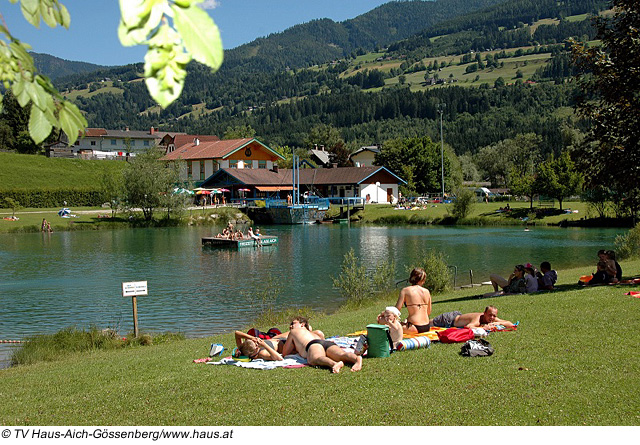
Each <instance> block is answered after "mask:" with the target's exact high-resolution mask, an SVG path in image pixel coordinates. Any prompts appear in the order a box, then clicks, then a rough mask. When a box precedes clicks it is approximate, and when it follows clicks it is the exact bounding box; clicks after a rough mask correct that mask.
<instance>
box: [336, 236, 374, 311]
mask: <svg viewBox="0 0 640 445" xmlns="http://www.w3.org/2000/svg"><path fill="white" fill-rule="evenodd" d="M332 280H333V285H334V286H335V287H337V288H338V289H340V294H342V296H343V297H344V298H345V299H346V300H347V302H349V303H350V304H353V305H356V306H359V305H360V304H362V303H363V302H364V301H365V300H366V299H367V298H368V297H369V295H371V292H372V287H371V282H370V281H369V280H368V279H367V268H366V267H364V266H362V265H360V264H359V261H358V258H356V254H355V252H354V250H353V249H350V250H349V252H347V253H346V254H345V255H344V260H343V262H342V267H341V268H340V275H338V277H337V278H332Z"/></svg>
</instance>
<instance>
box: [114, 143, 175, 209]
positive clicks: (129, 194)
mask: <svg viewBox="0 0 640 445" xmlns="http://www.w3.org/2000/svg"><path fill="white" fill-rule="evenodd" d="M162 156H163V152H162V151H161V150H158V149H156V148H152V149H149V150H147V151H146V152H143V153H140V154H138V155H136V156H135V157H134V158H133V159H132V160H131V161H130V162H129V165H128V166H127V168H126V169H125V170H124V171H123V172H122V174H123V177H124V188H125V196H126V203H127V205H128V206H129V207H130V208H139V209H142V213H143V214H144V218H145V219H146V220H147V221H150V220H151V219H152V218H153V214H154V212H155V211H156V210H157V209H158V208H162V207H165V208H166V207H167V206H171V205H178V204H179V203H178V202H174V201H172V200H169V199H167V198H166V196H168V195H171V194H172V193H173V189H174V187H175V186H176V185H177V184H178V183H179V180H180V174H179V172H180V166H179V165H178V164H177V163H171V164H166V163H164V162H160V160H159V159H160V158H161V157H162ZM169 210H171V209H169Z"/></svg>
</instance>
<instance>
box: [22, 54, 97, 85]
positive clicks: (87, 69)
mask: <svg viewBox="0 0 640 445" xmlns="http://www.w3.org/2000/svg"><path fill="white" fill-rule="evenodd" d="M30 54H31V57H33V62H34V64H35V66H36V68H37V69H38V71H39V72H40V73H42V74H44V75H45V76H47V77H48V78H49V79H51V80H53V79H57V78H59V77H64V76H70V75H72V74H82V73H91V72H94V71H97V70H100V69H105V68H107V67H106V66H102V65H95V64H93V63H86V62H72V61H69V60H64V59H60V58H58V57H54V56H50V55H49V54H40V53H34V52H32V53H30Z"/></svg>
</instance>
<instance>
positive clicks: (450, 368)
mask: <svg viewBox="0 0 640 445" xmlns="http://www.w3.org/2000/svg"><path fill="white" fill-rule="evenodd" d="M622 266H623V268H624V270H625V272H626V273H628V274H633V272H634V271H637V270H638V268H639V267H640V261H635V262H626V263H623V264H622ZM591 269H592V267H591V266H589V267H585V268H580V269H573V270H566V271H560V283H561V284H562V286H560V287H559V289H558V290H556V291H554V292H549V293H540V294H533V295H509V296H502V297H494V298H486V299H477V298H475V297H473V294H475V293H477V292H479V290H478V289H477V288H476V289H473V290H465V291H457V292H448V293H446V294H443V295H437V296H435V298H434V304H433V315H437V314H439V313H442V312H446V311H451V310H460V311H463V312H468V311H479V310H482V309H483V308H484V307H485V306H486V305H487V304H494V305H496V306H497V307H498V308H499V316H500V317H502V318H505V319H510V320H512V321H516V320H519V321H520V328H519V329H518V331H517V332H502V333H495V334H491V336H490V337H489V341H490V342H491V344H492V345H493V346H494V347H495V349H496V353H495V354H494V355H493V356H491V357H485V358H463V357H461V356H460V355H459V354H458V352H459V351H460V345H444V344H433V345H432V346H431V348H430V349H421V350H417V351H406V352H401V353H395V354H392V356H391V357H390V358H386V359H367V360H365V362H364V368H363V370H362V371H361V372H358V373H351V372H349V371H348V369H346V368H345V369H344V370H343V371H342V373H341V374H339V375H331V374H330V373H329V372H328V371H326V370H320V369H314V368H303V369H276V370H273V371H255V370H244V369H240V368H236V367H232V366H213V365H204V364H194V363H192V360H193V359H195V358H199V357H204V356H206V354H207V352H208V350H209V344H210V343H211V342H214V341H215V342H222V343H223V344H224V345H225V346H226V347H227V348H231V347H232V346H233V338H232V336H231V335H222V336H216V337H210V338H198V339H188V340H184V341H177V342H169V343H166V344H161V345H157V346H151V347H138V348H130V349H124V350H119V351H95V352H90V353H81V354H80V353H79V354H74V355H71V356H69V357H67V358H64V359H62V360H60V361H58V362H51V363H40V364H37V365H27V366H21V367H18V368H12V369H8V370H4V371H0V377H1V378H0V397H1V398H2V400H3V403H2V405H1V406H0V422H1V423H3V424H15V425H48V424H51V425H95V424H100V425H118V424H122V425H161V424H166V425H216V424H217V425H264V424H265V423H268V424H269V425H272V424H274V425H638V424H640V414H638V413H640V389H639V387H638V385H637V381H638V378H639V377H640V360H639V359H640V352H638V348H637V344H638V341H639V340H640V334H639V333H638V330H637V319H638V315H639V314H640V306H639V305H640V299H636V298H633V297H631V296H626V295H624V293H625V292H627V291H629V290H636V289H637V287H632V286H626V287H625V286H606V287H594V288H578V287H577V286H574V285H573V284H572V283H575V282H576V281H577V279H578V277H579V276H581V275H583V274H584V273H585V272H588V271H590V270H591ZM486 289H487V288H486V287H484V288H482V290H485V291H486ZM482 290H480V291H482ZM396 295H397V294H396V293H395V292H394V293H393V294H392V295H388V296H387V297H386V298H385V299H384V300H383V301H379V302H374V303H372V304H371V305H368V306H367V307H365V308H363V309H360V310H356V311H342V312H338V313H337V314H333V315H330V316H324V317H322V318H316V319H313V320H312V323H313V326H314V328H316V329H322V330H323V331H324V332H325V333H326V334H327V335H328V336H329V335H343V334H346V333H349V332H353V331H355V330H359V329H364V327H365V326H366V325H367V324H368V323H371V322H373V321H375V316H376V314H377V313H378V312H379V310H380V309H381V307H382V306H383V305H387V304H389V303H391V302H393V301H395V298H396ZM403 315H405V316H406V309H405V310H403ZM280 327H281V328H284V326H280ZM264 328H266V326H265V327H264ZM256 406H259V407H260V408H262V409H256ZM268 413H276V414H277V415H274V416H268ZM267 416H268V419H269V421H268V422H266V418H267Z"/></svg>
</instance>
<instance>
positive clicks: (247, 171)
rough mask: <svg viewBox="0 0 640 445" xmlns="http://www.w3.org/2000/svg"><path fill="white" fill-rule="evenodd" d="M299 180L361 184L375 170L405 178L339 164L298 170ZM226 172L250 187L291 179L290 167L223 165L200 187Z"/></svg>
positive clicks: (382, 170) (283, 183)
mask: <svg viewBox="0 0 640 445" xmlns="http://www.w3.org/2000/svg"><path fill="white" fill-rule="evenodd" d="M299 173H300V183H301V184H309V185H311V184H313V185H334V184H362V183H365V182H366V181H367V179H369V178H371V177H372V176H374V175H376V174H377V173H384V174H389V175H391V176H393V177H394V178H396V180H397V181H398V182H401V183H403V184H406V181H404V180H403V179H401V178H400V177H398V176H396V175H395V174H393V173H392V172H391V171H389V170H388V169H387V168H385V167H340V168H315V169H301V170H299ZM224 175H228V176H230V177H231V178H233V179H234V180H235V181H237V182H238V183H240V184H245V185H253V186H281V185H289V184H291V183H292V182H293V174H292V170H291V169H279V170H278V171H277V172H274V171H273V170H267V169H260V168H258V169H254V168H223V169H220V170H218V171H217V172H216V173H214V174H213V175H211V176H210V177H209V178H208V179H207V180H206V181H205V183H204V184H202V187H205V186H207V185H210V184H215V183H217V182H216V181H219V180H220V179H222V178H223V176H224Z"/></svg>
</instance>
